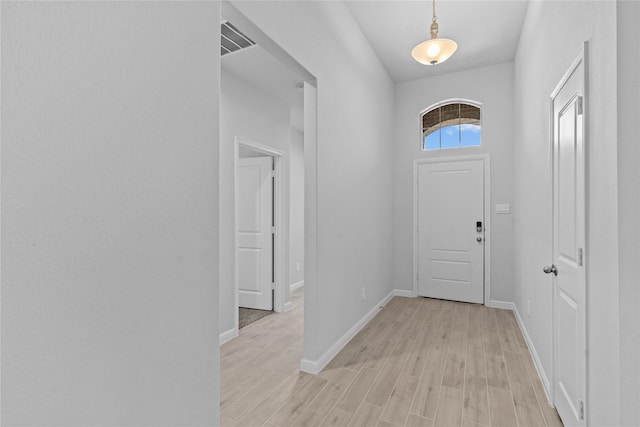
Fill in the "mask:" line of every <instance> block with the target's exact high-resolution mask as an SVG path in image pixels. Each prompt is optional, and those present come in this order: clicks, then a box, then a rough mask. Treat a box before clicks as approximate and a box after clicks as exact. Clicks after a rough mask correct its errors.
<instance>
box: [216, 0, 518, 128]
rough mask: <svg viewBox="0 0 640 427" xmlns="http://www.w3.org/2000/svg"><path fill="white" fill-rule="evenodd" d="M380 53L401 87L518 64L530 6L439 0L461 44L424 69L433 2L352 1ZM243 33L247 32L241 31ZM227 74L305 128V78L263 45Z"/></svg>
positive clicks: (227, 65)
mask: <svg viewBox="0 0 640 427" xmlns="http://www.w3.org/2000/svg"><path fill="white" fill-rule="evenodd" d="M346 4H347V6H348V7H349V9H350V10H351V13H352V14H353V16H354V18H355V20H356V21H357V23H358V25H359V26H360V28H361V29H362V31H363V33H364V35H365V37H366V38H367V39H368V40H369V42H370V44H371V45H372V46H373V49H374V51H375V52H376V54H377V55H378V57H379V58H380V60H381V62H382V64H383V65H384V66H385V68H386V69H387V71H388V73H389V75H390V76H391V78H392V79H393V80H394V81H396V82H403V81H409V80H415V79H419V78H423V77H428V76H434V75H437V74H444V73H451V72H455V71H461V70H466V69H471V68H476V67H482V66H486V65H492V64H498V63H501V62H507V61H511V60H513V57H514V55H515V51H516V47H517V44H518V39H519V37H520V30H521V27H522V23H523V21H524V16H525V13H526V10H527V5H528V2H527V0H498V1H491V0H471V1H462V0H437V2H436V12H437V16H438V24H439V25H440V36H441V37H444V38H452V39H453V40H455V41H456V42H457V43H458V50H457V52H456V53H455V54H454V55H453V56H452V57H451V58H450V59H449V60H448V61H447V62H445V63H442V64H438V65H436V66H429V65H422V64H419V63H417V62H416V61H414V60H413V58H412V57H411V49H413V47H414V46H415V45H416V44H418V43H420V42H422V41H424V40H426V39H427V38H428V37H429V25H430V24H431V1H430V0H420V1H406V0H373V1H369V0H353V1H346ZM241 30H242V29H241ZM221 62H222V68H224V69H226V70H227V71H229V72H231V73H233V74H235V75H236V76H238V77H239V78H240V79H242V80H244V81H246V82H248V83H249V84H251V85H252V86H255V87H257V88H259V89H261V90H262V91H263V92H266V93H268V94H270V95H271V96H274V97H276V98H278V99H280V100H282V101H284V102H287V103H289V105H291V106H292V114H293V116H295V117H294V121H295V122H296V127H300V128H301V127H302V114H301V113H300V114H295V113H297V112H299V111H302V99H303V97H302V94H301V93H300V92H299V91H298V89H297V87H298V86H299V85H300V84H301V83H302V82H301V81H300V78H299V77H297V76H296V75H295V74H294V73H293V72H291V71H290V70H289V69H288V68H287V67H285V66H284V65H282V64H281V63H280V62H279V61H278V60H276V59H275V58H274V57H273V56H272V55H270V54H269V53H268V52H266V51H265V50H264V49H263V48H262V47H260V46H259V45H256V46H252V47H250V48H247V49H243V50H240V51H237V52H234V53H230V54H227V55H224V56H223V57H222V59H221Z"/></svg>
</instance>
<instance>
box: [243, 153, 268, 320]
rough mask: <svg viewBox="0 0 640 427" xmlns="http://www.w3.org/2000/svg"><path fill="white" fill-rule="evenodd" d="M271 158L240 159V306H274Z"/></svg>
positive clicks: (263, 308)
mask: <svg viewBox="0 0 640 427" xmlns="http://www.w3.org/2000/svg"><path fill="white" fill-rule="evenodd" d="M272 176H273V175H272V158H271V157H254V158H244V159H239V163H238V205H237V206H238V212H237V214H236V215H237V224H238V257H237V259H238V300H239V305H240V307H247V308H257V309H261V310H271V309H272V308H273V299H272V291H271V289H272V282H273V235H272V224H273V222H272V221H273V182H272Z"/></svg>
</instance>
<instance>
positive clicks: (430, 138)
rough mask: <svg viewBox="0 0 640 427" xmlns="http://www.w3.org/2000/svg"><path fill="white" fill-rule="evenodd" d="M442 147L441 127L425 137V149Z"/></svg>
mask: <svg viewBox="0 0 640 427" xmlns="http://www.w3.org/2000/svg"><path fill="white" fill-rule="evenodd" d="M439 148H440V129H438V130H437V131H435V132H431V133H430V134H429V135H427V136H426V137H425V138H424V149H425V150H437V149H439Z"/></svg>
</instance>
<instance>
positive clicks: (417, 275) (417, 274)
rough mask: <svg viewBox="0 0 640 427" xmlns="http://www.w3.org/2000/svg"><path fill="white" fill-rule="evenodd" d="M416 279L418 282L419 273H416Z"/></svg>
mask: <svg viewBox="0 0 640 427" xmlns="http://www.w3.org/2000/svg"><path fill="white" fill-rule="evenodd" d="M416 280H417V281H418V282H419V281H420V273H416Z"/></svg>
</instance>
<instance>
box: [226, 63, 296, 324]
mask: <svg viewBox="0 0 640 427" xmlns="http://www.w3.org/2000/svg"><path fill="white" fill-rule="evenodd" d="M238 54H242V52H240V53H238ZM289 110H290V107H289V105H288V104H287V103H286V102H284V101H281V100H279V99H277V98H274V97H273V96H270V95H267V94H265V93H264V92H261V91H260V90H259V89H258V88H256V87H254V86H252V85H251V84H250V83H248V82H246V81H244V80H240V79H239V78H238V77H236V76H235V75H234V74H231V73H229V72H228V71H226V70H225V69H224V68H223V70H222V75H221V84H220V333H225V332H228V331H229V330H232V329H233V328H234V324H235V316H236V308H235V295H234V292H235V284H234V271H235V259H234V253H235V240H234V227H235V225H234V216H235V204H234V197H235V180H234V171H233V165H234V156H235V138H236V137H240V138H243V139H245V140H249V141H251V142H256V143H259V144H262V145H266V146H269V147H272V148H275V149H277V150H280V151H282V152H284V157H283V162H282V166H283V168H282V177H281V178H282V180H283V182H284V184H285V191H284V193H283V206H285V209H284V211H283V223H284V227H283V230H282V233H283V235H282V238H283V239H285V240H284V241H286V239H288V238H289V232H288V228H289V225H288V224H289V209H288V206H289V139H290V125H289ZM285 256H286V257H288V256H289V255H288V253H286V254H285ZM288 275H289V271H288V269H287V271H286V272H285V276H286V277H285V282H284V283H286V285H287V286H284V287H285V288H286V289H285V293H286V295H285V297H286V299H287V300H288V299H289V298H288V295H289V294H288V293H289V287H288V284H289V279H288Z"/></svg>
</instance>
